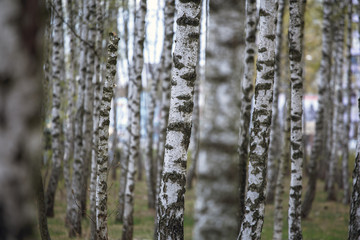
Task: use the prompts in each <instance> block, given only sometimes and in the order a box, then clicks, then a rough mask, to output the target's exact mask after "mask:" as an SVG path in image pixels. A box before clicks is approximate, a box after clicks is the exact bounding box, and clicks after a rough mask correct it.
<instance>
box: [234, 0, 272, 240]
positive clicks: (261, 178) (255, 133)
mask: <svg viewBox="0 0 360 240" xmlns="http://www.w3.org/2000/svg"><path fill="white" fill-rule="evenodd" d="M276 12H277V4H275V2H273V1H269V0H261V1H260V11H259V16H260V18H259V43H258V59H257V78H256V84H255V104H254V110H253V114H252V128H251V133H250V153H249V170H248V173H249V178H248V190H247V195H246V201H245V214H244V220H243V222H242V225H241V231H240V234H239V236H238V239H260V235H261V229H262V226H263V223H264V211H265V190H266V189H265V188H266V161H267V157H268V146H269V133H270V124H271V115H272V109H271V105H272V98H273V82H274V71H275V27H276V25H275V22H276Z"/></svg>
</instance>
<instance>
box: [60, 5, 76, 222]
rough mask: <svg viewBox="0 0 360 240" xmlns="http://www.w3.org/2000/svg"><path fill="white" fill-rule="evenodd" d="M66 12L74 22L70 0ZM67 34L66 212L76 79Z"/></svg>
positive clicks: (73, 37) (72, 41)
mask: <svg viewBox="0 0 360 240" xmlns="http://www.w3.org/2000/svg"><path fill="white" fill-rule="evenodd" d="M67 14H68V16H67V17H68V23H69V24H70V25H73V24H74V19H75V16H74V15H75V14H76V10H75V4H74V3H73V1H72V0H67ZM67 35H68V37H69V39H70V40H69V42H70V54H69V57H68V59H67V60H66V61H67V62H69V65H68V66H69V67H68V69H67V71H66V73H67V76H66V78H67V98H68V102H67V109H66V121H65V124H66V125H65V151H64V166H63V171H64V182H65V188H66V203H67V206H66V207H67V212H68V211H69V210H70V209H69V207H70V204H69V203H70V202H71V197H72V193H71V172H70V160H71V159H72V158H73V156H74V130H75V129H74V122H75V116H74V113H75V111H76V109H75V106H74V102H75V97H76V81H75V67H76V64H75V59H76V56H75V47H76V41H75V40H76V39H75V36H74V34H73V33H72V32H71V30H70V29H69V28H68V29H67ZM68 221H69V219H65V224H66V225H67V224H68Z"/></svg>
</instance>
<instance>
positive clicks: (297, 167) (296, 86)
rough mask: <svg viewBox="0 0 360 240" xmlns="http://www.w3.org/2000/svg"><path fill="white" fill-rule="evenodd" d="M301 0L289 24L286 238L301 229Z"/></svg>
mask: <svg viewBox="0 0 360 240" xmlns="http://www.w3.org/2000/svg"><path fill="white" fill-rule="evenodd" d="M303 4H304V3H303V0H298V1H290V2H289V12H290V23H289V35H288V37H289V59H290V79H291V113H290V116H291V121H290V132H291V142H290V143H291V144H290V146H291V147H290V155H291V177H290V197H289V212H288V214H289V215H288V221H289V239H292V240H295V239H302V230H301V192H302V163H303V140H302V139H303V133H302V112H303V110H302V97H303V74H302V73H303V66H302V39H303V29H304V22H303V18H304V11H303Z"/></svg>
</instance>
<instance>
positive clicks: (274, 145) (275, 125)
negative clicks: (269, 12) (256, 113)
mask: <svg viewBox="0 0 360 240" xmlns="http://www.w3.org/2000/svg"><path fill="white" fill-rule="evenodd" d="M278 4H279V7H278V12H277V23H276V45H275V76H274V96H273V105H272V118H271V129H270V145H269V156H268V162H267V171H268V172H267V186H266V202H267V203H272V202H273V201H274V196H275V189H276V184H277V183H276V182H277V169H278V166H276V165H277V162H279V161H278V159H279V158H280V154H281V151H279V149H281V145H280V142H281V131H280V130H281V129H280V122H279V120H278V119H279V106H278V105H279V104H278V103H279V92H280V81H281V79H280V78H281V62H280V61H281V49H282V35H283V34H282V33H283V18H284V9H285V0H278Z"/></svg>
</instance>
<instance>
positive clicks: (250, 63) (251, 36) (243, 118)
mask: <svg viewBox="0 0 360 240" xmlns="http://www.w3.org/2000/svg"><path fill="white" fill-rule="evenodd" d="M257 23H258V19H257V8H256V1H250V0H247V2H246V27H245V32H246V37H245V41H246V47H245V54H246V56H245V58H244V59H245V60H244V66H245V69H244V77H243V80H242V87H241V96H242V102H241V109H240V128H239V197H240V199H239V223H240V224H239V225H241V223H242V220H243V218H244V213H245V195H246V166H247V162H248V149H249V133H250V132H249V128H250V116H251V101H252V98H253V80H254V77H255V68H254V65H255V53H256V29H257Z"/></svg>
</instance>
